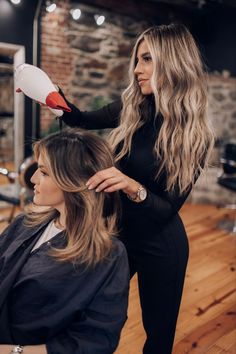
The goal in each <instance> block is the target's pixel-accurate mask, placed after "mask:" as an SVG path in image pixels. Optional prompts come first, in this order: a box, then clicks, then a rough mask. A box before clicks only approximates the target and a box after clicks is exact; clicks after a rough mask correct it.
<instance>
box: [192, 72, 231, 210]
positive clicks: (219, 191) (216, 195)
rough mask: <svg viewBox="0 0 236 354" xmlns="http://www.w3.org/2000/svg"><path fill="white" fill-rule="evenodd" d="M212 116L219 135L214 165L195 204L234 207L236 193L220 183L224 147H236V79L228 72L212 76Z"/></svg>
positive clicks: (197, 190) (203, 179) (198, 186)
mask: <svg viewBox="0 0 236 354" xmlns="http://www.w3.org/2000/svg"><path fill="white" fill-rule="evenodd" d="M208 115H209V119H210V121H211V123H212V126H213V129H214V132H215V136H216V146H215V148H214V150H213V153H212V158H211V166H210V167H209V168H208V170H207V171H206V173H205V175H203V176H201V177H200V178H199V180H198V181H197V183H196V186H195V188H194V190H193V192H192V193H191V196H190V200H191V201H192V202H194V203H197V202H201V203H213V204H216V205H225V204H232V203H233V201H234V200H233V199H234V197H233V193H234V192H231V191H229V190H227V189H226V188H224V187H221V186H220V185H218V183H217V178H218V177H219V176H220V175H221V174H222V173H223V171H222V167H221V165H220V157H221V156H222V154H223V149H224V145H225V144H226V143H229V142H232V143H235V144H236V78H233V77H230V73H228V72H223V73H222V74H217V75H210V77H209V108H208Z"/></svg>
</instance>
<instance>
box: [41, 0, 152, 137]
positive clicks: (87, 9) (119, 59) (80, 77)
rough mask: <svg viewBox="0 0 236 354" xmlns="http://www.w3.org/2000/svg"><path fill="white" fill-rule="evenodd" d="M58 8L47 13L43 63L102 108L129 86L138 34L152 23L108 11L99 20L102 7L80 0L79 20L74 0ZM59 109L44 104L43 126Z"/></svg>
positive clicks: (75, 96)
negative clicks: (98, 22) (99, 23)
mask: <svg viewBox="0 0 236 354" xmlns="http://www.w3.org/2000/svg"><path fill="white" fill-rule="evenodd" d="M57 5H58V7H57V9H56V11H55V12H53V13H51V14H48V13H46V11H44V12H43V14H42V22H41V31H42V42H41V52H42V59H41V67H42V69H43V70H45V71H46V72H47V74H48V75H49V76H50V78H51V79H52V81H53V82H54V83H56V84H58V85H59V86H60V87H61V88H62V89H63V91H64V93H65V94H66V95H67V97H68V98H69V99H70V100H71V101H72V102H74V103H76V104H78V105H79V107H80V108H81V109H91V108H96V107H98V106H99V105H101V104H102V103H107V102H109V101H112V100H113V99H115V98H117V97H118V96H119V95H120V93H121V92H122V90H123V89H124V87H125V86H126V78H127V70H128V63H129V56H130V52H131V48H132V46H133V43H134V39H135V38H136V36H137V34H138V33H140V32H142V31H143V29H144V28H146V27H147V26H148V25H149V24H148V23H147V22H145V21H143V22H137V23H136V22H134V20H133V19H131V18H128V17H123V16H121V15H116V14H114V13H111V12H109V11H102V13H103V14H104V15H105V17H106V21H105V23H104V24H103V25H102V26H97V25H96V23H95V21H94V14H99V13H101V10H100V9H98V8H96V7H92V6H86V5H82V4H80V5H79V7H80V9H81V10H82V15H81V18H80V19H79V20H78V21H74V20H73V19H72V17H71V15H70V13H69V10H70V9H71V6H72V5H71V4H70V1H69V0H66V1H58V2H57ZM52 119H53V114H51V112H50V111H49V110H48V109H46V108H43V109H42V112H41V131H42V132H44V131H46V130H47V129H48V128H49V126H50V124H51V123H52V121H53V120H52Z"/></svg>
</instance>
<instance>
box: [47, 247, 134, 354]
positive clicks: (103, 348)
mask: <svg viewBox="0 0 236 354" xmlns="http://www.w3.org/2000/svg"><path fill="white" fill-rule="evenodd" d="M128 291H129V266H128V259H127V254H126V251H125V249H124V246H123V245H122V252H121V254H120V255H119V257H118V258H117V259H116V262H115V263H114V265H113V267H112V271H111V272H110V274H109V276H108V277H107V278H106V281H105V282H104V284H103V285H102V286H101V287H100V289H99V291H98V292H97V293H96V295H95V296H94V298H93V300H92V301H91V303H90V304H89V306H87V307H86V309H85V310H84V312H83V313H82V316H79V317H78V318H77V319H76V318H75V320H74V322H73V323H72V325H71V326H70V327H69V328H68V329H67V330H66V331H64V332H63V333H61V334H59V335H57V336H55V337H53V338H52V339H51V340H49V341H48V342H47V343H46V348H47V352H48V354H65V353H66V354H74V353H76V354H85V353H86V354H95V353H96V354H112V353H113V352H114V351H115V348H116V347H117V345H118V342H119V338H120V332H121V329H122V327H123V325H124V323H125V321H126V319H127V306H128ZM75 296H78V295H76V294H75ZM71 301H73V298H72V299H71Z"/></svg>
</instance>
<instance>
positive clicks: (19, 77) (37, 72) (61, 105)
mask: <svg viewBox="0 0 236 354" xmlns="http://www.w3.org/2000/svg"><path fill="white" fill-rule="evenodd" d="M15 80H16V91H17V92H23V93H24V94H25V95H26V96H28V97H30V98H32V99H33V100H35V101H37V102H39V103H43V104H46V105H47V106H48V108H49V109H50V110H51V111H52V112H53V113H54V114H55V115H56V116H58V117H60V116H62V114H63V111H67V112H71V109H70V107H68V105H67V104H66V102H65V100H64V98H63V97H62V96H61V95H60V94H59V93H58V92H57V90H56V88H55V86H54V85H53V83H52V81H51V80H50V79H49V77H48V75H47V74H46V73H45V72H44V71H43V70H41V69H39V68H38V67H37V66H34V65H30V64H21V65H19V66H18V67H17V68H16V70H15Z"/></svg>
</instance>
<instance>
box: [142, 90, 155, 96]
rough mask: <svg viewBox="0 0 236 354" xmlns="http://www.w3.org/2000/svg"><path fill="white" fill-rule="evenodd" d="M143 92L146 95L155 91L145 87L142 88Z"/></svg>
mask: <svg viewBox="0 0 236 354" xmlns="http://www.w3.org/2000/svg"><path fill="white" fill-rule="evenodd" d="M141 92H142V94H143V95H144V96H148V95H151V94H152V93H153V92H152V90H151V89H150V88H146V89H145V88H143V89H141Z"/></svg>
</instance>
